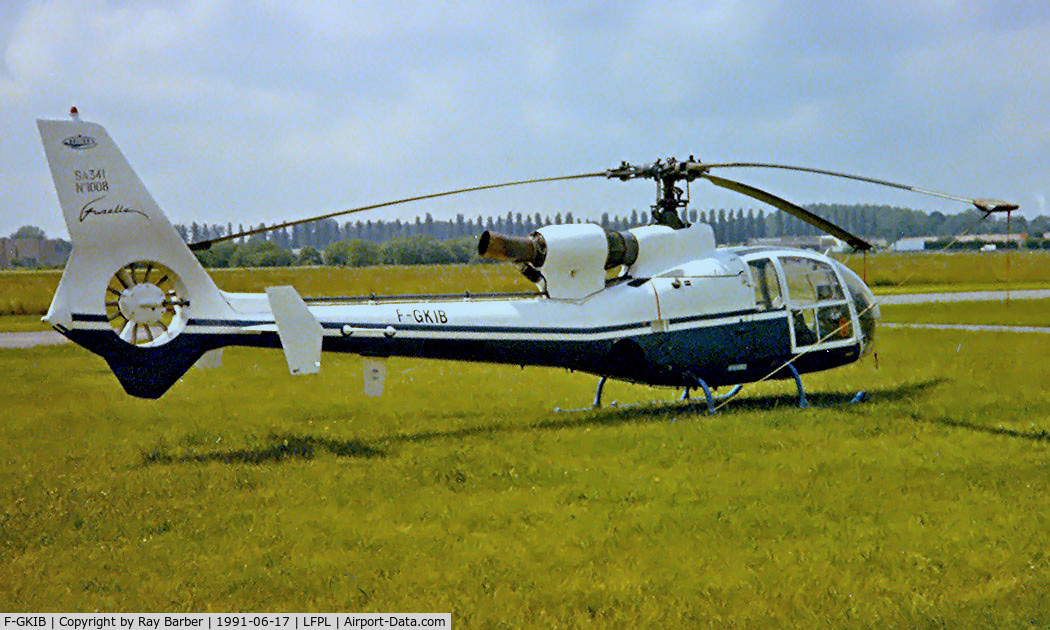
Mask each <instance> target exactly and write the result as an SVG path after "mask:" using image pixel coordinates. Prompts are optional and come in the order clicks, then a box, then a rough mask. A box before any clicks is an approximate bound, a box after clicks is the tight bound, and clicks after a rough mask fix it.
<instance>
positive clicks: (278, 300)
mask: <svg viewBox="0 0 1050 630" xmlns="http://www.w3.org/2000/svg"><path fill="white" fill-rule="evenodd" d="M266 297H267V298H268V299H269V300H270V310H271V311H272V312H273V319H274V321H275V322H276V323H277V334H278V336H280V338H281V347H282V348H283V349H284V358H285V360H287V361H288V371H289V372H291V373H292V374H294V375H299V374H316V373H318V372H320V371H321V335H322V328H321V323H320V322H319V321H317V318H316V317H314V315H313V313H311V312H310V309H309V308H307V306H306V302H303V298H302V297H300V296H299V294H298V293H297V292H296V290H295V288H294V287H266Z"/></svg>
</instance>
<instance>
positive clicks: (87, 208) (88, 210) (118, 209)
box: [80, 197, 149, 223]
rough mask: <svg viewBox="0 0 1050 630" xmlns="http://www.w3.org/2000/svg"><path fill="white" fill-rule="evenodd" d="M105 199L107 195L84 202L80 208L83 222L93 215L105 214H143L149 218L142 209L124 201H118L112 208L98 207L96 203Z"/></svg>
mask: <svg viewBox="0 0 1050 630" xmlns="http://www.w3.org/2000/svg"><path fill="white" fill-rule="evenodd" d="M103 199H105V197H99V198H98V199H92V200H91V201H89V202H87V203H85V204H84V206H83V207H82V208H81V209H80V222H81V223H83V222H84V219H86V218H88V217H90V216H91V215H97V216H101V215H104V214H141V215H142V216H144V217H146V218H147V219H148V218H149V215H148V214H146V213H145V212H143V211H142V210H136V209H135V208H129V207H127V206H125V205H124V204H122V203H118V204H117V205H115V206H113V207H112V208H96V207H95V204H96V203H98V202H100V201H102V200H103Z"/></svg>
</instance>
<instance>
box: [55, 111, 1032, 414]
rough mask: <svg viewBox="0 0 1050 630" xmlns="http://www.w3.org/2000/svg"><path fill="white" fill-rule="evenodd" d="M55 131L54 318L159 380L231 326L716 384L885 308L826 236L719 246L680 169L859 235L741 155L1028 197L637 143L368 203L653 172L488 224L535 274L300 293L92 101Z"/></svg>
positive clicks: (377, 359) (313, 352)
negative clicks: (386, 289)
mask: <svg viewBox="0 0 1050 630" xmlns="http://www.w3.org/2000/svg"><path fill="white" fill-rule="evenodd" d="M37 125H38V127H39V130H40V135H41V138H42V140H43V144H44V151H45V153H46V155H47V160H48V163H49V165H50V168H51V174H52V177H53V179H54V183H55V189H56V191H57V193H58V199H59V202H60V204H61V207H62V211H63V213H64V215H65V220H66V225H67V227H68V230H69V235H70V237H71V240H72V242H73V251H72V254H71V256H70V258H69V262H68V263H67V265H66V268H65V271H64V272H63V275H62V278H61V281H60V283H59V286H58V290H57V292H56V294H55V296H54V299H53V301H52V303H51V306H50V308H49V310H48V313H47V315H46V316H45V317H44V318H43V319H44V321H45V322H47V323H49V324H50V325H51V326H53V327H54V328H55V329H56V330H58V331H59V332H61V333H62V334H63V335H65V336H66V337H68V338H69V339H71V340H72V341H74V342H76V343H77V344H79V345H81V346H83V347H85V348H87V349H88V350H90V351H92V352H94V353H96V354H98V355H100V356H102V357H103V358H104V359H105V360H106V362H107V363H108V364H109V366H110V368H111V369H112V371H113V373H114V374H115V375H116V377H117V379H118V380H119V381H120V384H121V385H122V386H123V387H124V390H125V391H126V392H127V393H128V394H130V395H132V396H138V397H143V398H159V397H160V396H162V395H163V394H164V393H165V392H166V391H167V390H168V389H169V388H170V387H171V386H172V385H173V384H174V383H175V382H176V381H178V379H179V378H180V377H181V376H182V375H183V374H184V373H185V372H186V370H187V369H189V368H190V367H191V366H192V365H193V364H194V363H196V362H198V361H199V360H201V358H202V357H204V356H205V355H206V354H207V353H210V352H211V351H218V350H220V349H221V348H223V347H225V346H250V347H260V348H282V349H283V351H284V355H285V358H286V360H287V363H288V368H289V370H290V372H291V373H292V374H295V375H303V374H311V373H316V372H318V371H319V370H320V368H321V355H322V351H328V352H345V353H355V354H359V355H362V356H363V357H365V391H366V393H368V394H371V395H375V394H378V393H380V392H381V391H382V382H383V377H384V374H385V368H384V367H383V365H384V364H383V359H384V358H386V357H390V356H403V357H418V358H434V359H453V360H460V361H477V362H492V363H505V364H514V365H521V366H525V365H530V366H549V367H559V368H567V369H569V370H575V371H580V372H586V373H591V374H595V375H597V376H599V377H600V381H599V385H598V389H597V392H596V395H595V400H594V404H593V406H594V407H598V406H600V404H601V395H602V386H603V385H604V384H605V381H606V379H608V378H613V379H621V380H625V381H630V382H635V383H643V384H648V385H658V386H670V387H676V388H685V394H686V395H688V392H689V390H690V389H691V388H698V389H701V390H703V392H704V395H705V398H706V402H707V406H708V409H709V410H712V409H713V400H714V396H713V394H712V391H711V390H712V388H716V387H721V386H732V385H735V386H737V387H736V388H734V390H733V391H731V392H730V393H729V394H727V395H726V396H730V395H732V394H735V392H736V391H737V390H738V388H739V386H740V385H741V384H744V383H749V382H754V381H757V380H760V379H763V378H766V377H770V376H772V377H774V378H794V379H795V382H796V384H797V387H798V393H799V402H800V404H802V405H804V404H805V394H804V390H803V387H802V382H801V380H800V378H799V374H800V373H806V372H814V371H818V370H826V369H829V368H834V367H838V366H842V365H846V364H848V363H852V362H854V361H857V360H858V359H860V358H861V357H862V356H864V355H865V354H866V353H868V352H869V351H870V350H871V348H872V344H873V342H874V336H875V328H876V322H877V320H878V319H879V309H878V306H877V303H876V301H875V298H874V296H873V294H872V292H871V291H870V290H869V288H868V287H867V286H866V285H865V284H864V282H863V281H862V280H861V279H860V278H859V277H858V276H857V275H856V274H855V273H854V272H852V271H851V270H849V269H848V268H847V267H846V266H845V265H843V264H842V263H840V262H837V261H836V260H834V259H832V258H830V257H828V256H825V255H821V254H819V253H816V252H812V251H805V250H799V249H789V248H779V247H777V248H771V247H729V248H720V247H716V245H715V239H714V234H713V231H712V229H711V227H710V226H708V225H706V224H703V223H697V224H693V225H688V224H686V223H685V222H684V221H683V220H682V218H681V216H683V215H684V213H683V215H680V214H679V212H680V211H681V210H683V209H684V208H685V205H686V204H687V203H688V198H687V196H685V197H686V198H683V191H682V189H681V188H679V187H678V186H677V184H678V183H679V182H691V181H694V180H697V179H704V180H707V181H708V182H710V183H712V184H714V185H716V186H720V187H723V188H727V189H730V190H735V191H737V192H739V193H742V194H744V195H747V196H749V197H752V198H754V199H757V200H760V201H763V202H765V203H769V204H771V205H772V206H774V207H776V208H779V209H780V210H783V211H785V212H788V213H789V214H791V215H793V216H796V217H798V218H799V219H801V220H803V221H805V222H807V223H810V224H812V225H815V226H816V227H818V228H820V229H822V230H824V231H826V232H828V233H830V234H832V235H834V236H836V237H838V238H840V239H842V240H844V241H846V242H847V243H848V244H849V245H851V246H852V247H854V248H855V249H857V250H867V249H870V248H871V247H872V246H871V245H870V244H869V243H868V242H866V241H864V240H863V239H861V238H859V237H857V236H855V235H853V234H850V233H849V232H847V231H845V230H843V229H842V228H840V227H838V226H836V225H834V224H832V223H830V222H828V221H826V220H824V219H822V218H820V217H818V216H816V215H814V214H812V213H810V212H808V211H807V210H805V209H803V208H801V207H799V206H797V205H795V204H793V203H791V202H788V201H786V200H784V199H781V198H779V197H777V196H774V195H772V194H770V193H767V192H765V191H762V190H759V189H756V188H753V187H751V186H748V185H746V184H742V183H740V182H737V181H733V180H728V179H724V178H721V177H717V176H715V175H712V174H711V172H710V171H712V170H718V169H728V168H745V167H769V168H786V169H792V170H801V171H807V172H813V173H819V174H824V175H831V176H837V177H847V178H851V179H858V180H861V181H867V182H871V183H875V184H880V185H888V186H893V187H896V188H902V189H905V190H911V191H914V192H919V193H923V194H932V195H936V196H941V197H947V198H950V199H956V200H960V201H967V202H969V203H972V204H974V205H975V206H976V207H977V208H979V209H981V210H983V211H985V212H986V213H989V212H998V211H1008V210H1012V209H1016V207H1017V206H1014V205H1012V204H1007V203H1004V202H1000V201H995V200H982V199H969V198H965V197H959V196H955V195H946V194H944V193H937V192H933V191H928V190H922V189H917V188H914V187H911V186H904V185H901V184H894V183H892V182H885V181H881V180H875V179H871V178H866V177H859V176H855V175H847V174H843V173H834V172H830V171H823V170H818V169H806V168H799V167H788V166H782V165H770V164H754V163H722V164H707V163H702V162H698V161H696V160H694V159H692V158H690V159H689V160H685V161H676V160H673V159H670V160H667V161H657V162H655V163H652V164H648V165H644V166H635V165H631V164H627V163H623V164H621V165H620V166H619V167H616V168H613V169H609V170H606V171H601V172H596V173H585V174H581V175H570V176H564V177H553V178H544V179H539V180H525V181H516V182H508V183H503V184H493V185H488V186H480V187H475V188H469V189H461V190H455V191H448V192H443V193H437V194H435V195H426V196H423V197H413V198H409V199H401V200H397V201H391V202H385V203H380V204H375V205H371V206H365V207H362V208H354V209H351V210H346V211H342V212H336V213H331V214H327V215H323V216H321V217H313V218H311V219H305V220H303V221H293V222H288V223H285V224H280V225H275V226H271V227H269V228H266V229H279V228H281V227H287V226H289V225H293V224H295V223H301V222H305V221H310V220H319V219H323V218H329V217H333V216H337V215H342V214H349V213H352V212H359V211H362V210H369V209H373V208H379V207H383V206H389V205H394V204H397V203H404V202H408V201H417V200H420V199H426V198H432V197H438V196H445V195H451V194H457V193H461V192H467V191H471V190H483V189H487V188H497V187H503V186H515V185H521V184H529V183H537V182H544V181H557V180H567V179H579V178H584V177H606V178H613V179H620V180H624V181H626V180H631V179H651V180H654V181H655V182H656V184H657V191H658V199H657V203H656V205H654V206H653V211H652V215H653V223H652V224H651V225H646V226H642V227H636V228H633V229H630V230H625V231H609V230H606V229H603V228H602V227H601V226H599V225H595V224H589V223H583V224H569V225H550V226H547V227H543V228H540V229H539V230H537V231H536V232H535V233H534V234H532V235H530V236H526V237H509V236H503V235H499V234H496V233H493V232H485V233H484V234H481V236H480V238H479V242H478V251H479V254H480V255H481V256H482V257H485V258H490V259H495V260H504V261H513V262H516V263H518V264H519V265H521V269H522V271H523V273H525V275H526V276H527V277H528V278H529V279H530V280H532V281H534V282H535V283H536V285H537V289H538V290H537V291H536V292H530V293H501V294H470V293H461V294H456V295H427V296H418V295H417V296H384V297H380V296H375V295H371V296H363V297H340V298H324V297H320V298H318V297H313V298H303V297H302V296H300V295H299V294H298V293H297V292H296V290H295V289H294V288H293V287H289V286H282V287H268V288H267V289H266V291H265V293H259V294H242V293H229V292H225V291H222V290H220V289H219V288H218V287H217V286H216V285H215V283H214V282H213V280H212V278H211V277H210V276H209V275H208V273H207V272H206V271H205V270H204V268H203V267H202V266H201V265H200V263H199V262H198V260H197V258H196V257H195V256H194V254H193V252H192V250H191V247H193V248H198V249H199V248H203V247H207V246H209V245H210V244H211V243H213V242H215V241H217V240H225V239H231V238H237V237H240V236H244V235H246V234H250V233H253V232H257V231H258V230H255V231H250V232H245V233H242V234H234V235H227V236H225V237H223V239H213V240H211V241H205V242H202V243H196V244H193V245H192V246H188V245H187V244H186V243H185V242H184V241H183V239H182V238H181V237H180V236H179V235H178V233H177V232H176V231H175V230H174V229H173V227H172V225H171V223H170V222H169V221H168V219H167V218H166V217H165V215H164V213H163V212H162V211H161V209H160V207H159V206H158V205H157V203H156V202H155V201H154V200H153V197H152V196H151V195H150V193H149V192H148V191H147V190H146V188H145V186H144V185H143V183H142V181H141V180H140V179H139V178H138V176H137V175H136V174H135V172H134V171H133V170H132V168H131V166H130V165H129V164H128V162H127V160H126V159H125V158H124V156H123V155H122V153H121V152H120V150H119V149H118V148H117V146H116V144H115V143H114V142H113V140H112V139H111V138H110V136H109V134H108V133H107V132H106V130H105V129H104V128H103V127H102V126H100V125H98V124H95V123H91V122H86V121H83V120H80V118H79V115H78V114H77V112H76V109H75V108H74V109H73V110H72V111H71V116H70V119H68V120H38V121H37Z"/></svg>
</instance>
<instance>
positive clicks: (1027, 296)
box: [875, 289, 1050, 304]
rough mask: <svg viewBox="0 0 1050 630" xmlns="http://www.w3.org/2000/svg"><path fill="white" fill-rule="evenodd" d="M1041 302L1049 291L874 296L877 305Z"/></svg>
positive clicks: (1028, 290) (1049, 295)
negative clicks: (1008, 300) (1007, 299)
mask: <svg viewBox="0 0 1050 630" xmlns="http://www.w3.org/2000/svg"><path fill="white" fill-rule="evenodd" d="M1007 294H1009V296H1010V299H1011V300H1041V299H1045V298H1050V289H1027V290H1024V291H960V292H959V293H902V294H900V295H876V296H875V299H876V300H878V302H879V304H926V303H928V302H985V301H992V300H1005V299H1006V296H1007Z"/></svg>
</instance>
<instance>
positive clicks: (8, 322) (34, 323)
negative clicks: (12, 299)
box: [0, 315, 51, 332]
mask: <svg viewBox="0 0 1050 630" xmlns="http://www.w3.org/2000/svg"><path fill="white" fill-rule="evenodd" d="M41 330H51V327H50V326H48V325H47V324H45V323H44V322H42V321H40V316H39V315H4V316H0V332H33V331H41Z"/></svg>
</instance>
